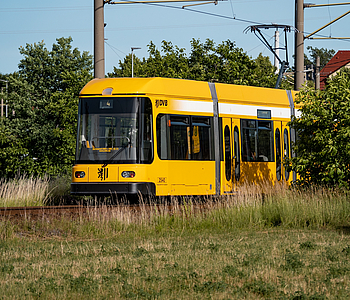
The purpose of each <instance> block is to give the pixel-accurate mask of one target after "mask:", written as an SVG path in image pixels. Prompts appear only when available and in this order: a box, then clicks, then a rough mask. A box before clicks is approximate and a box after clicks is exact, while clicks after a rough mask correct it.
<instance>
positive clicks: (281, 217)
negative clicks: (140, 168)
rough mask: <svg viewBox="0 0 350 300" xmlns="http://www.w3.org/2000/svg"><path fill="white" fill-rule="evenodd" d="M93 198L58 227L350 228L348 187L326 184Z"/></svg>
mask: <svg viewBox="0 0 350 300" xmlns="http://www.w3.org/2000/svg"><path fill="white" fill-rule="evenodd" d="M94 203H95V204H96V206H91V207H90V208H89V210H88V211H87V212H85V213H84V214H82V215H81V216H80V218H79V219H78V220H77V219H75V220H74V222H73V223H74V224H71V225H68V224H69V222H68V223H67V222H65V223H64V226H65V228H64V229H62V231H66V232H69V234H70V233H73V232H74V233H73V235H77V236H80V237H85V238H86V237H97V238H105V237H110V236H114V235H115V234H117V235H119V234H131V235H140V236H142V235H143V234H146V233H148V234H151V235H153V234H157V235H158V234H166V235H167V234H171V233H174V234H183V233H186V234H192V233H194V232H205V231H207V232H223V231H225V232H227V231H236V230H240V229H248V230H249V229H252V230H255V229H257V230H262V229H267V228H274V227H278V228H298V229H303V228H311V229H320V228H329V229H339V228H344V230H346V229H347V228H350V199H349V197H348V192H347V191H344V190H329V189H326V188H317V189H316V188H314V189H308V190H297V189H288V188H286V187H284V186H280V185H274V186H273V185H270V186H267V185H264V186H263V187H257V186H254V185H251V186H249V185H246V186H244V187H242V188H241V189H240V191H239V192H238V193H237V194H236V195H232V196H222V197H209V196H208V197H206V198H205V199H203V198H200V199H197V198H194V197H183V198H182V199H180V200H179V199H178V198H172V199H170V200H169V199H153V200H146V199H143V198H140V204H138V205H136V206H134V207H133V208H130V207H129V206H128V205H127V202H125V201H120V202H119V203H118V204H119V205H117V206H113V207H110V206H108V205H102V210H101V205H100V204H99V203H98V202H94ZM50 226H51V225H50ZM66 226H70V227H69V228H68V227H66ZM69 234H68V235H69Z"/></svg>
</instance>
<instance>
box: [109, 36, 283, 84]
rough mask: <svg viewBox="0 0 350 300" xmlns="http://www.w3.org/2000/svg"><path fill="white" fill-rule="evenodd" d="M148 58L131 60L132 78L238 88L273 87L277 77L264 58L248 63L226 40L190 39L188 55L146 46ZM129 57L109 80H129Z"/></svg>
mask: <svg viewBox="0 0 350 300" xmlns="http://www.w3.org/2000/svg"><path fill="white" fill-rule="evenodd" d="M148 53H149V57H148V58H147V59H145V58H144V59H143V60H142V61H141V60H140V59H135V60H134V69H135V76H138V77H156V76H159V77H170V78H183V79H193V80H200V81H214V82H223V83H233V84H241V85H253V86H264V87H274V86H275V83H276V80H277V75H276V74H275V73H274V70H275V69H274V67H273V66H272V64H271V62H270V60H269V58H268V57H263V56H262V55H259V57H258V58H256V59H255V60H254V59H251V58H250V57H249V56H248V55H247V54H246V53H245V52H244V51H243V49H241V48H238V47H237V46H236V45H235V43H234V42H231V41H230V40H227V41H224V42H222V43H220V44H218V45H216V44H215V43H214V42H213V41H212V40H210V39H207V40H206V41H205V42H204V43H202V42H201V41H200V40H198V39H192V41H191V52H190V53H189V54H188V56H187V54H186V50H185V49H184V48H179V47H178V46H174V45H173V44H172V43H171V42H167V41H163V42H162V46H161V50H158V49H157V47H156V46H155V45H154V44H153V43H152V42H150V44H149V45H148ZM130 69H131V57H130V56H127V57H126V58H125V59H124V61H120V62H119V68H116V67H114V71H113V72H112V73H109V74H108V76H109V77H129V76H130V75H131V72H130Z"/></svg>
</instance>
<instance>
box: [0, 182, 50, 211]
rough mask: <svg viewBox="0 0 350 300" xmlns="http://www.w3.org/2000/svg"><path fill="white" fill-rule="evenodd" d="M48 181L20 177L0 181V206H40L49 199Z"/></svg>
mask: <svg viewBox="0 0 350 300" xmlns="http://www.w3.org/2000/svg"><path fill="white" fill-rule="evenodd" d="M49 194H50V190H49V179H48V177H44V178H39V177H37V178H35V177H33V176H30V177H26V176H21V177H19V178H16V179H13V180H4V179H1V180H0V206H2V207H14V206H42V205H45V203H46V202H47V200H48V198H49Z"/></svg>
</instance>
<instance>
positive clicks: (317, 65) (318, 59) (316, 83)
mask: <svg viewBox="0 0 350 300" xmlns="http://www.w3.org/2000/svg"><path fill="white" fill-rule="evenodd" d="M315 89H316V90H319V89H320V57H319V56H317V58H316V80H315Z"/></svg>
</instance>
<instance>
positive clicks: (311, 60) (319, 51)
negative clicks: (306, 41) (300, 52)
mask: <svg viewBox="0 0 350 300" xmlns="http://www.w3.org/2000/svg"><path fill="white" fill-rule="evenodd" d="M306 49H307V50H308V51H309V56H310V57H307V56H306V55H305V54H304V64H305V66H308V67H310V66H311V65H314V66H316V59H317V56H319V57H320V67H321V69H322V68H323V67H324V66H325V65H326V64H327V63H328V62H329V61H330V59H331V58H332V57H333V56H334V54H335V51H334V50H333V49H326V48H313V47H311V46H307V48H306Z"/></svg>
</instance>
